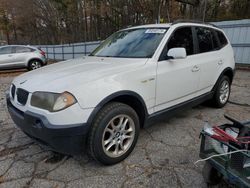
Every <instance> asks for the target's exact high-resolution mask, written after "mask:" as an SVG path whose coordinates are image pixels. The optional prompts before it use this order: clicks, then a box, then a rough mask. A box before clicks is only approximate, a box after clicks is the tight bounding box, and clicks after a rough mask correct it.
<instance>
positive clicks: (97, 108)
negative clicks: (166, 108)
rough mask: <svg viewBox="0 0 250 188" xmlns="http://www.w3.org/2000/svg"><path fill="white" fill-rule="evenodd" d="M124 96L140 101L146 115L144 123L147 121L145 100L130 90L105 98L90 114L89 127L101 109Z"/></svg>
mask: <svg viewBox="0 0 250 188" xmlns="http://www.w3.org/2000/svg"><path fill="white" fill-rule="evenodd" d="M123 96H129V97H133V98H134V99H136V100H138V101H139V102H140V103H141V105H142V107H143V110H144V113H145V117H144V121H145V120H146V118H147V117H148V110H147V106H146V104H145V102H144V100H143V98H142V97H141V96H140V95H139V94H138V93H136V92H134V91H130V90H123V91H118V92H115V93H113V94H111V95H109V96H107V97H105V98H104V99H102V100H101V101H100V102H99V103H98V104H97V105H96V107H95V108H94V110H93V111H92V113H91V114H90V116H89V118H88V121H87V124H88V125H89V127H90V126H91V124H92V122H93V120H94V118H95V117H96V115H97V113H98V112H99V111H100V109H101V108H102V107H103V106H104V105H106V104H107V103H109V102H111V101H113V100H114V99H116V98H118V97H123Z"/></svg>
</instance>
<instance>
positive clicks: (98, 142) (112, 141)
mask: <svg viewBox="0 0 250 188" xmlns="http://www.w3.org/2000/svg"><path fill="white" fill-rule="evenodd" d="M121 123H122V124H121ZM119 127H120V128H121V130H120V129H118V128H119ZM139 130H140V124H139V118H138V115H137V113H136V112H135V111H134V109H132V108H131V107H130V106H128V105H126V104H123V103H117V102H112V103H109V104H107V105H106V106H104V107H103V108H102V109H101V110H100V112H98V114H97V116H96V117H95V119H94V121H93V124H92V128H91V130H90V134H89V137H88V143H87V145H88V153H89V155H90V156H91V157H92V158H94V159H95V160H96V161H98V162H100V163H102V164H104V165H112V164H116V163H119V162H121V161H122V160H124V159H125V158H127V157H128V156H129V154H130V153H131V152H132V151H133V149H134V147H135V145H136V142H137V139H138V136H139ZM122 146H123V148H122Z"/></svg>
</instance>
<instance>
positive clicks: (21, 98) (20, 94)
mask: <svg viewBox="0 0 250 188" xmlns="http://www.w3.org/2000/svg"><path fill="white" fill-rule="evenodd" d="M16 96H17V101H18V102H19V103H20V104H22V105H25V104H26V102H27V100H28V96H29V92H28V91H26V90H24V89H20V88H18V89H17V91H16Z"/></svg>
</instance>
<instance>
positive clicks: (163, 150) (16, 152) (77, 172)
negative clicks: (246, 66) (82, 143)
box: [0, 71, 250, 188]
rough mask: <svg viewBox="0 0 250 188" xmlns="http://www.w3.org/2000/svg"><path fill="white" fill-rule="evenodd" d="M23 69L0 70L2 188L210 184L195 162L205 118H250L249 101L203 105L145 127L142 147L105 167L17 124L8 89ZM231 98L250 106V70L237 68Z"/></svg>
mask: <svg viewBox="0 0 250 188" xmlns="http://www.w3.org/2000/svg"><path fill="white" fill-rule="evenodd" d="M21 73H22V71H16V72H14V73H9V72H8V71H7V72H0V188H3V187H6V188H11V187H13V188H18V187H46V188H47V187H53V188H55V187H56V188H61V187H136V188H139V187H171V188H172V187H206V184H205V183H204V181H203V178H202V175H201V170H202V166H203V163H199V164H198V166H195V165H194V162H195V161H196V160H198V159H199V144H200V140H199V133H200V130H201V128H202V127H203V124H204V121H209V122H210V123H211V124H222V123H225V122H226V120H225V119H224V117H223V114H225V113H226V114H229V115H231V116H233V117H236V118H237V119H239V120H247V119H250V108H249V107H248V106H247V105H246V106H239V105H235V104H227V105H226V107H224V108H223V109H213V108H210V107H206V106H197V107H195V108H193V109H190V110H187V111H185V112H183V113H181V114H178V115H176V116H175V117H173V118H171V119H168V120H165V121H161V122H158V123H156V124H155V125H154V126H151V127H149V128H146V129H142V130H141V133H140V137H139V140H138V144H137V146H136V148H135V149H134V151H133V152H132V154H131V155H130V156H129V157H128V158H127V159H126V160H125V161H123V162H122V163H119V164H117V165H114V166H102V165H100V164H97V163H96V162H95V161H93V160H91V159H89V158H88V157H87V156H86V155H84V156H75V157H68V156H61V155H56V154H54V153H52V152H50V151H47V150H46V149H44V148H43V147H41V146H40V145H38V144H36V143H34V142H33V141H32V140H31V139H30V138H28V137H27V136H26V135H24V134H23V133H22V132H21V131H20V130H19V129H18V128H15V126H14V123H13V122H12V120H11V119H10V116H9V115H8V112H7V110H6V102H5V95H4V93H5V90H7V88H8V87H9V85H10V82H11V80H12V79H13V76H17V75H18V74H21ZM230 100H231V101H233V102H236V103H244V104H250V72H247V71H237V74H236V77H235V80H234V83H233V86H232V94H231V97H230ZM218 187H228V185H227V184H225V183H222V184H220V185H219V186H218Z"/></svg>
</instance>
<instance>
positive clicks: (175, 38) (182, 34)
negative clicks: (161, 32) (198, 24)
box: [164, 27, 194, 55]
mask: <svg viewBox="0 0 250 188" xmlns="http://www.w3.org/2000/svg"><path fill="white" fill-rule="evenodd" d="M179 47H182V48H185V49H186V51H187V55H192V54H194V44H193V35H192V29H191V27H182V28H179V29H177V30H176V31H174V33H173V34H172V35H171V37H170V39H169V41H168V43H167V47H165V48H167V49H166V51H168V50H170V49H171V48H179ZM164 51H165V49H164Z"/></svg>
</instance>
